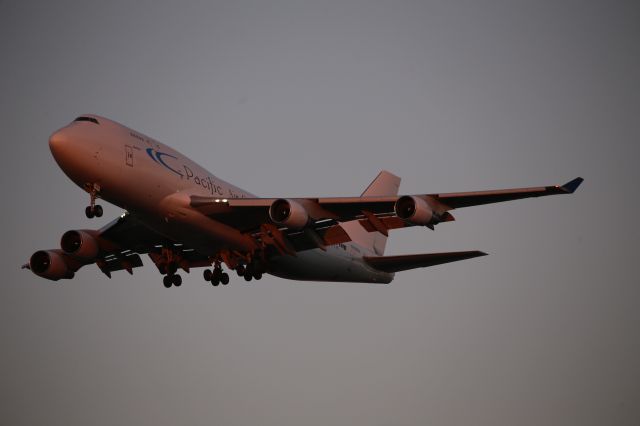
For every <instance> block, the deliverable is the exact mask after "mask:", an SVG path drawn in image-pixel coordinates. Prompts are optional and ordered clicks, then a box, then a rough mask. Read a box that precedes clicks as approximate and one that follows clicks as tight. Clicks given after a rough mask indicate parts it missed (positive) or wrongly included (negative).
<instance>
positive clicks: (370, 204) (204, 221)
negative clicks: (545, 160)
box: [23, 114, 583, 288]
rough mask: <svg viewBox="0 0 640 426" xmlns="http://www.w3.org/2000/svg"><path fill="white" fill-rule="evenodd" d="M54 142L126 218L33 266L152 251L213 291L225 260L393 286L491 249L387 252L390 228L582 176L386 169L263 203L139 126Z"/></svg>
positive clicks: (96, 121) (80, 178)
mask: <svg viewBox="0 0 640 426" xmlns="http://www.w3.org/2000/svg"><path fill="white" fill-rule="evenodd" d="M49 147H50V150H51V153H52V154H53V157H54V159H55V161H56V162H57V163H58V165H59V166H60V168H61V169H62V170H63V171H64V173H65V174H66V175H67V176H68V177H69V178H70V179H71V180H72V181H73V182H74V183H76V184H77V185H78V186H80V187H81V188H82V189H83V190H84V191H86V192H87V193H88V195H89V205H88V206H87V207H86V209H85V215H86V216H87V218H93V217H101V216H102V215H103V209H102V207H101V206H100V205H99V204H97V203H96V200H97V199H103V200H105V201H108V202H110V203H112V204H114V205H116V206H119V207H120V208H122V209H124V213H123V214H122V215H120V216H119V217H118V218H116V219H115V220H113V221H112V222H110V223H109V224H107V225H106V226H104V227H102V228H100V229H97V230H91V229H81V230H70V231H67V232H65V233H64V234H63V235H62V238H61V241H60V248H57V249H50V250H38V251H36V252H35V253H34V254H33V255H32V256H31V257H30V259H29V261H28V263H26V264H25V265H23V268H25V269H29V270H31V271H32V272H33V273H35V274H36V275H38V276H40V277H42V278H46V279H49V280H53V281H57V280H60V279H71V278H73V277H74V275H75V273H76V272H77V271H78V270H79V269H80V268H81V267H83V266H85V265H90V264H96V265H97V267H98V268H99V269H100V271H102V272H103V273H104V274H105V275H107V276H108V277H109V278H111V274H112V273H113V272H115V271H120V270H126V271H127V272H129V274H133V269H135V268H138V267H140V266H142V259H141V257H140V255H141V254H147V255H148V257H149V258H150V259H151V261H152V262H153V263H154V264H155V266H156V267H157V269H158V271H159V272H160V274H162V275H163V285H164V287H166V288H170V287H172V286H175V287H179V286H180V285H181V284H182V277H181V276H180V275H179V274H178V271H179V270H182V271H184V272H186V273H189V272H190V271H191V269H193V268H202V267H204V268H205V269H204V272H203V278H204V279H205V281H207V282H210V283H211V284H212V285H213V286H218V285H219V284H223V285H226V284H228V283H229V274H228V273H227V272H224V271H223V265H224V266H226V267H227V268H228V269H229V270H233V271H235V272H236V273H237V274H238V276H241V277H243V278H244V280H246V281H251V280H253V279H255V280H259V279H261V278H262V276H263V274H265V273H268V274H271V275H274V276H277V277H281V278H288V279H292V280H300V281H329V282H363V283H384V284H387V283H390V282H391V281H392V280H393V278H394V276H395V273H396V272H400V271H405V270H409V269H414V268H422V267H428V266H434V265H439V264H443V263H448V262H454V261H459V260H464V259H471V258H475V257H479V256H485V255H486V253H484V252H482V251H477V250H473V251H458V252H446V253H428V254H411V255H399V256H385V255H384V251H385V245H386V242H387V237H388V236H389V231H391V230H394V229H402V228H407V227H413V226H422V227H427V228H430V229H431V230H433V229H434V227H435V226H436V225H437V224H440V223H443V222H451V221H453V220H454V217H453V215H452V214H451V213H450V211H451V210H454V209H457V208H463V207H469V206H475V205H482V204H488V203H497V202H502V201H510V200H517V199H522V198H529V197H541V196H547V195H555V194H571V193H573V192H574V191H575V190H576V189H577V188H578V186H579V185H580V184H581V183H582V181H583V179H582V178H579V177H578V178H576V179H573V180H572V181H570V182H568V183H566V184H564V185H555V186H542V187H532V188H515V189H503V190H491V191H479V192H462V193H434V194H413V195H398V193H399V186H400V178H399V177H397V176H395V175H393V174H392V173H390V172H387V171H384V170H383V171H381V172H380V173H379V174H378V175H377V177H376V178H375V179H374V180H373V182H371V184H370V185H369V186H368V187H367V188H366V189H365V190H364V192H363V193H362V194H361V195H360V196H359V197H325V198H323V197H309V198H259V197H257V196H255V195H253V194H251V193H249V192H247V191H245V190H243V189H240V188H238V187H236V186H234V185H232V184H230V183H228V182H225V181H223V180H222V179H219V178H217V177H216V176H214V175H213V174H211V173H210V172H208V171H207V170H205V169H204V168H203V167H201V166H199V165H198V164H196V163H195V162H194V161H192V160H190V159H189V158H187V157H186V156H184V155H182V154H181V153H179V152H178V151H176V150H174V149H172V148H170V147H169V146H167V145H164V144H161V143H160V142H158V141H156V140H155V139H153V138H151V137H149V136H146V135H144V134H143V133H140V132H138V131H136V130H133V129H131V128H128V127H126V126H124V125H122V124H119V123H117V122H115V121H112V120H109V119H107V118H105V117H101V116H98V115H94V114H84V115H81V116H79V117H77V118H76V119H75V120H73V121H72V122H71V123H70V124H68V125H66V126H64V127H62V128H61V129H59V130H57V131H56V132H54V133H53V134H52V135H51V136H50V138H49Z"/></svg>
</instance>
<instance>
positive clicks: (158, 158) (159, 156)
mask: <svg viewBox="0 0 640 426" xmlns="http://www.w3.org/2000/svg"><path fill="white" fill-rule="evenodd" d="M146 151H147V155H148V156H149V157H151V159H152V160H153V161H155V162H156V163H158V164H161V165H163V166H164V167H166V168H167V169H169V170H171V171H172V172H173V173H175V174H177V175H178V176H180V177H182V173H181V172H180V171H178V170H176V169H174V168H172V167H171V166H169V165H168V164H167V163H165V162H164V157H169V158H173V159H175V160H177V159H178V157H175V156H173V155H171V154H167V153H166V152H160V151H154V150H153V148H147V149H146Z"/></svg>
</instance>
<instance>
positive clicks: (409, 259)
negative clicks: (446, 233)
mask: <svg viewBox="0 0 640 426" xmlns="http://www.w3.org/2000/svg"><path fill="white" fill-rule="evenodd" d="M486 255H487V253H484V252H482V251H477V250H473V251H454V252H448V253H427V254H408V255H402V256H379V257H369V256H365V257H364V261H365V262H367V263H368V264H369V265H370V266H371V267H373V268H375V269H377V270H379V271H384V272H400V271H406V270H408V269H415V268H426V267H427V266H434V265H440V264H442V263H449V262H456V261H458V260H465V259H472V258H474V257H479V256H486Z"/></svg>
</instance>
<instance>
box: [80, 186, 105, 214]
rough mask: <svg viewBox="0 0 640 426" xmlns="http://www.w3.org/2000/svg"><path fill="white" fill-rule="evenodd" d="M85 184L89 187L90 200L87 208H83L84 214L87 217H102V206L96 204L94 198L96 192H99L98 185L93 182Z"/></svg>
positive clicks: (96, 196)
mask: <svg viewBox="0 0 640 426" xmlns="http://www.w3.org/2000/svg"><path fill="white" fill-rule="evenodd" d="M87 186H88V188H89V189H88V190H89V196H90V197H91V201H90V203H89V205H88V206H87V208H85V209H84V214H85V215H86V216H87V217H88V218H89V219H91V218H93V217H102V206H101V205H100V204H96V198H98V194H99V193H100V185H98V184H97V183H94V184H91V185H87Z"/></svg>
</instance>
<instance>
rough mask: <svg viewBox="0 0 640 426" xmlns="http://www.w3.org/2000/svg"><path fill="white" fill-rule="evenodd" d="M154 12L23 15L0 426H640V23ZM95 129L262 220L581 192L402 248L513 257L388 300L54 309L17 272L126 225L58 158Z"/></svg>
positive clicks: (188, 7) (470, 216) (178, 7)
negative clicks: (273, 214)
mask: <svg viewBox="0 0 640 426" xmlns="http://www.w3.org/2000/svg"><path fill="white" fill-rule="evenodd" d="M133 3H134V2H115V1H111V2H105V1H87V0H85V1H68V2H65V1H41V2H30V1H13V0H5V1H0V58H1V59H0V61H1V62H0V64H1V66H0V129H1V131H2V133H1V134H2V142H1V144H0V146H1V149H2V152H1V154H2V159H3V162H4V163H3V166H2V168H1V169H0V170H1V173H2V182H3V200H4V202H3V206H4V208H3V213H2V218H3V220H2V222H1V226H2V231H3V232H2V233H3V236H4V250H3V256H2V266H3V270H4V279H3V280H2V284H1V285H0V424H3V425H5V424H6V425H12V426H18V425H36V424H47V425H86V424H91V425H114V424H138V425H178V424H188V425H221V426H226V425H238V426H247V425H252V424H257V425H266V426H269V425H273V426H284V425H307V426H315V425H322V426H326V425H380V426H387V425H399V426H401V425H425V424H428V425H462V424H475V425H513V424H518V425H541V424H545V425H578V424H580V425H598V426H601V425H605V424H610V425H633V426H637V425H638V424H640V332H639V330H638V325H639V324H640V310H639V309H638V303H639V301H640V289H639V282H640V280H639V279H638V260H640V259H639V256H638V247H640V231H639V230H638V229H639V228H638V217H640V196H639V195H640V191H639V190H638V185H639V184H640V173H639V171H638V167H637V163H638V158H639V154H640V148H639V143H638V142H639V140H640V119H639V117H640V89H639V76H640V24H639V23H640V6H638V3H637V2H636V1H528V2H525V1H432V2H427V1H423V2H420V1H393V2H378V1H344V0H343V1H320V0H315V1H279V0H278V1H228V2H214V1H204V2H175V3H168V2H160V1H147V2H135V5H134V4H133ZM81 113H96V114H100V115H104V116H106V117H109V118H112V119H114V120H116V121H119V122H121V123H123V124H125V125H128V126H130V127H133V128H135V129H137V130H139V131H141V132H143V133H146V134H148V135H150V136H152V137H154V138H156V139H158V140H160V141H163V142H165V143H167V144H169V145H171V146H173V147H175V148H176V149H178V150H179V151H180V152H182V153H184V154H185V155H187V156H189V157H191V158H193V159H195V160H196V161H198V163H200V164H202V165H203V166H205V167H207V168H208V169H209V170H210V171H211V172H212V173H213V174H214V175H216V176H218V177H220V178H222V179H225V180H227V181H230V182H232V183H234V184H235V185H237V186H239V187H241V188H244V189H246V190H248V191H250V192H253V193H255V194H260V195H263V196H321V195H324V196H331V195H336V196H338V195H345V196H346V195H357V194H360V193H361V192H362V190H363V189H364V188H365V187H366V186H367V184H368V183H369V182H370V180H371V179H373V177H375V175H376V174H377V173H378V171H379V170H380V169H382V168H384V169H388V170H390V171H391V172H393V173H395V174H398V175H399V176H402V178H403V181H402V186H401V192H404V193H418V192H419V193H429V192H452V191H468V190H479V189H491V188H504V187H517V186H534V185H550V184H556V183H564V182H566V181H568V180H570V179H572V178H574V177H576V176H583V177H584V178H585V183H584V184H583V186H582V187H581V188H580V189H579V190H578V191H577V192H576V193H575V194H574V195H573V196H561V197H548V198H541V199H532V200H523V201H516V202H513V203H507V204H496V205H491V206H480V207H472V208H468V209H462V210H459V211H456V212H454V215H455V217H456V219H457V221H456V222H454V223H446V224H442V225H439V226H438V227H437V230H436V232H431V231H429V230H428V229H424V230H422V229H411V230H399V231H395V232H394V233H393V235H392V238H391V239H390V241H389V244H388V246H387V253H389V254H404V253H420V252H435V251H448V250H473V249H479V250H483V251H486V252H488V253H489V254H490V256H487V257H482V258H478V259H473V260H466V261H463V262H459V263H453V264H448V265H442V266H438V267H434V268H429V269H419V270H414V271H408V272H404V273H400V274H398V275H397V276H396V279H395V280H394V282H393V283H392V284H391V285H388V286H381V285H366V284H336V283H333V284H329V283H301V282H295V281H287V280H282V279H277V278H273V277H265V278H264V279H263V280H261V281H259V282H255V281H254V282H252V283H250V284H247V283H245V282H244V280H239V279H238V278H237V277H235V276H234V277H232V282H231V284H230V285H229V286H226V287H224V288H223V287H218V288H212V287H211V286H210V285H206V284H205V282H204V281H203V280H202V277H201V273H200V271H199V270H197V271H193V272H192V274H190V275H188V276H185V277H184V278H185V280H184V281H185V282H184V284H183V286H182V287H181V288H171V289H165V288H164V287H163V286H162V281H161V276H160V274H158V272H157V270H156V268H155V266H153V264H152V263H151V262H150V260H149V259H148V258H147V257H146V256H145V258H144V259H143V261H144V262H145V267H144V268H140V269H138V270H136V271H135V273H134V275H133V277H131V276H129V275H128V274H127V273H124V272H119V273H115V274H114V276H113V279H111V280H109V279H107V278H106V277H105V276H104V275H102V274H101V273H100V272H99V271H98V269H97V268H96V267H95V266H89V267H86V268H84V269H82V270H81V271H80V272H79V273H78V274H77V275H76V278H75V279H74V280H72V281H60V282H57V283H54V282H50V281H47V280H44V279H41V278H38V277H36V276H35V275H33V274H31V273H29V272H28V271H21V270H20V269H19V267H20V265H21V264H23V263H24V262H25V261H26V260H27V259H28V257H29V256H30V255H31V254H32V253H33V252H34V251H35V250H37V249H44V248H55V247H57V245H58V242H59V239H60V236H61V235H62V233H63V232H64V231H67V230H69V229H82V228H97V227H100V226H102V225H104V224H105V223H107V222H108V221H109V220H111V219H112V218H113V217H115V216H116V215H117V214H119V213H120V210H119V209H118V208H117V207H114V206H106V205H105V216H104V217H103V218H101V219H94V220H88V219H86V218H85V217H84V207H85V205H86V204H87V201H88V197H87V195H86V194H85V193H84V192H83V191H82V190H81V189H80V188H78V187H76V186H75V185H74V184H73V183H72V182H71V181H70V180H69V179H68V178H67V177H66V176H65V175H64V174H63V172H62V171H61V170H60V169H59V168H58V167H57V165H56V163H55V162H54V160H53V158H52V156H51V153H50V151H49V148H48V145H47V140H48V136H49V135H50V134H51V132H53V131H54V130H55V129H57V128H59V127H61V126H63V125H65V124H66V123H68V122H69V121H71V120H72V119H73V118H74V117H76V116H77V115H79V114H81ZM131 184H132V185H144V184H146V182H132V183H131Z"/></svg>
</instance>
